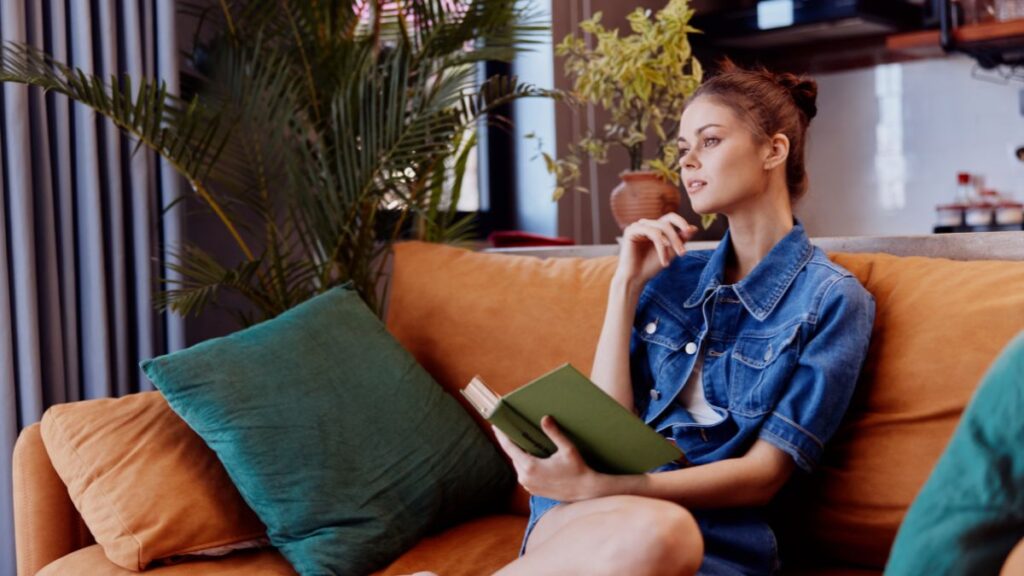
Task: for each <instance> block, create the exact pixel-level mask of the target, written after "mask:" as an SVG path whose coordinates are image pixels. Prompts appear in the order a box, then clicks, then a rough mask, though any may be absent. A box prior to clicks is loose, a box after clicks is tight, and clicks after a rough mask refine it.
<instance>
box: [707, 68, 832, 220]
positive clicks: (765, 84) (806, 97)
mask: <svg viewBox="0 0 1024 576" xmlns="http://www.w3.org/2000/svg"><path fill="white" fill-rule="evenodd" d="M700 97H709V98H712V99H714V100H715V102H718V103H720V104H723V105H725V106H728V107H729V108H732V110H733V111H734V112H735V113H736V115H737V116H739V117H740V118H741V119H742V120H744V121H745V122H746V123H747V124H748V125H749V126H750V128H751V130H752V131H753V132H754V136H755V138H760V139H763V140H768V139H769V138H771V137H772V135H774V134H778V133H782V134H785V135H786V138H789V157H788V158H786V187H787V188H788V189H789V197H790V200H791V201H794V202H795V201H796V200H797V199H799V198H800V197H801V196H803V195H804V193H805V192H807V169H806V167H805V166H804V142H805V141H806V139H807V125H808V124H810V122H811V118H814V116H815V115H816V114H817V113H818V107H817V105H816V104H815V101H816V100H817V97H818V84H817V82H815V81H814V80H812V79H810V78H806V77H801V76H796V75H794V74H789V73H783V74H776V73H774V72H771V71H769V70H767V69H765V68H758V69H751V70H748V69H744V68H741V67H739V66H737V65H736V64H735V63H733V61H732V60H730V59H728V58H725V59H723V60H722V61H721V62H720V68H719V72H718V73H717V74H716V75H714V76H712V77H711V78H709V79H708V80H707V81H705V82H704V83H703V84H701V85H700V87H698V88H697V91H696V92H694V93H693V94H692V95H691V96H690V97H689V99H688V100H687V104H689V103H690V102H693V101H694V100H696V99H697V98H700Z"/></svg>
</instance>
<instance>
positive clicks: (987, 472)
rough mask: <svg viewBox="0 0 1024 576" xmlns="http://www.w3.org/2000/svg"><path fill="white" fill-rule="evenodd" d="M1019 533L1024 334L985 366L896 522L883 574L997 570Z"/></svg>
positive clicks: (1022, 517) (1023, 507) (1023, 484)
mask: <svg viewBox="0 0 1024 576" xmlns="http://www.w3.org/2000/svg"><path fill="white" fill-rule="evenodd" d="M1021 538H1024V334H1021V335H1018V336H1017V338H1016V339H1014V340H1013V341H1012V342H1011V343H1010V345H1009V346H1007V348H1006V349H1005V350H1004V351H1003V353H1002V354H1000V356H999V358H997V359H996V361H995V364H993V365H992V367H991V368H989V371H988V373H987V374H986V375H985V378H984V379H983V380H982V381H981V384H980V385H979V386H978V390H977V391H976V392H975V394H974V398H973V399H972V400H971V403H970V404H969V405H968V406H967V409H966V410H965V411H964V414H963V416H962V417H961V419H960V423H959V424H958V425H957V428H956V431H955V432H954V433H953V438H952V439H951V440H950V442H949V445H948V446H947V447H946V450H945V451H944V452H943V454H942V457H940V458H939V462H938V463H937V464H936V465H935V469H934V470H932V473H931V475H930V476H929V478H928V481H927V482H926V483H925V485H924V487H923V488H922V489H921V491H920V492H919V493H918V495H917V497H916V498H915V499H914V502H913V504H911V506H910V510H909V511H908V512H907V516H906V517H905V518H904V520H903V523H902V524H900V529H899V532H898V533H897V535H896V541H895V543H894V544H893V548H892V552H891V554H890V556H889V561H888V564H887V565H886V567H885V573H886V575H887V576H903V575H907V576H910V575H914V576H916V575H919V574H937V575H947V574H997V573H999V570H1000V567H1001V566H1002V565H1003V562H1005V560H1006V557H1007V555H1008V554H1009V553H1010V550H1012V549H1013V547H1014V546H1015V545H1016V544H1017V543H1018V542H1020V540H1021Z"/></svg>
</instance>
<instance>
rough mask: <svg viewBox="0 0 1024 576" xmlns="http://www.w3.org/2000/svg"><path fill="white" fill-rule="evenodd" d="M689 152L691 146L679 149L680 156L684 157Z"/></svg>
mask: <svg viewBox="0 0 1024 576" xmlns="http://www.w3.org/2000/svg"><path fill="white" fill-rule="evenodd" d="M689 153H690V149H689V148H680V149H679V157H680V158H682V157H683V156H686V155H687V154H689Z"/></svg>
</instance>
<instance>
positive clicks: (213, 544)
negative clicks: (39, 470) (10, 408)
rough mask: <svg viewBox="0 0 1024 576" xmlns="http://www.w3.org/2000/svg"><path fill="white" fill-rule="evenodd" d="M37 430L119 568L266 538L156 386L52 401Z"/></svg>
mask: <svg viewBox="0 0 1024 576" xmlns="http://www.w3.org/2000/svg"><path fill="white" fill-rule="evenodd" d="M41 432H42V438H43V443H44V444H45V446H46V451H47V453H48V454H49V456H50V461H51V462H52V463H53V467H54V469H55V470H56V471H57V474H58V475H59V476H60V478H61V479H62V480H63V481H64V484H65V485H66V486H67V490H68V495H69V496H70V497H71V501H72V502H74V504H75V508H77V509H78V510H79V512H80V513H81V515H82V519H83V520H84V521H85V523H86V525H87V526H88V527H89V530H90V531H91V532H92V534H93V536H94V537H95V538H96V541H97V542H98V543H99V545H100V546H101V547H102V548H103V549H104V550H105V551H106V554H107V557H109V558H110V560H111V561H112V562H114V563H115V564H117V565H119V566H122V567H124V568H127V569H129V570H142V569H144V568H146V567H147V566H148V565H149V564H150V563H151V562H153V561H155V560H158V559H161V558H167V557H171V556H180V555H187V554H196V553H202V552H203V551H206V550H208V549H210V548H217V547H223V546H227V545H239V544H245V543H248V544H249V545H250V546H253V545H256V544H257V543H258V541H259V540H261V539H262V540H264V541H265V540H266V533H265V532H266V530H265V528H264V527H263V524H261V523H260V521H259V519H258V518H256V515H255V514H253V512H252V510H250V509H249V507H248V506H247V505H246V504H245V502H244V501H243V500H242V497H241V496H240V495H239V494H238V491H237V490H236V489H235V486H234V484H232V483H231V479H230V478H228V475H227V474H226V473H225V472H224V467H223V466H221V464H220V462H219V461H218V460H217V458H216V456H214V454H213V452H211V451H210V449H209V448H207V447H206V444H204V443H203V441H202V440H200V438H199V437H198V436H196V434H195V433H194V432H192V430H190V429H189V427H188V426H186V425H185V423H184V422H182V421H181V418H179V417H178V416H177V415H176V414H175V413H174V412H173V411H171V409H170V407H169V406H167V402H166V401H164V399H163V397H162V396H161V395H160V393H158V392H145V393H141V394H132V395H129V396H125V397H123V398H119V399H102V400H88V401H85V402H73V403H69V404H59V405H56V406H53V407H51V408H50V409H49V410H47V411H46V413H45V414H44V415H43V419H42V423H41ZM184 486H187V487H188V489H187V490H183V489H182V487H184Z"/></svg>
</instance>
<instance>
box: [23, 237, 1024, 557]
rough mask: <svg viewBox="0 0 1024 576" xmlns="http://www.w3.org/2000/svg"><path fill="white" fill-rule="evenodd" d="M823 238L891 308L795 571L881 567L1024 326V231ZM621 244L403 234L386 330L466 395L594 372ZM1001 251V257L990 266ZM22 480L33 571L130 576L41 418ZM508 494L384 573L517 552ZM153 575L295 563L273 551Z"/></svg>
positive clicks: (784, 520) (795, 508)
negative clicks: (509, 247) (509, 243)
mask: <svg viewBox="0 0 1024 576" xmlns="http://www.w3.org/2000/svg"><path fill="white" fill-rule="evenodd" d="M815 242H816V243H817V244H819V245H820V246H822V247H823V248H824V249H826V250H828V251H829V252H830V256H831V257H832V258H833V259H834V260H835V261H837V262H838V263H840V264H841V265H843V266H845V267H847V268H848V269H849V270H851V271H852V272H853V273H854V274H856V275H857V276H858V277H859V278H860V279H861V281H862V282H863V283H864V285H865V286H866V287H867V288H868V290H870V291H871V292H872V293H873V294H874V296H875V297H876V300H877V304H878V312H877V317H876V323H875V333H874V335H873V340H872V346H871V350H870V352H869V357H868V360H867V363H866V365H865V369H864V373H863V378H862V381H861V383H860V385H859V388H858V392H857V394H856V396H855V398H854V402H853V405H852V407H851V410H850V413H849V414H848V415H847V417H846V419H845V420H844V422H843V425H842V426H841V428H840V431H839V433H838V434H837V436H836V437H835V438H834V439H833V441H832V443H831V444H830V446H829V448H828V449H827V451H826V456H825V459H824V461H823V462H822V463H821V466H820V467H819V469H818V470H817V471H816V472H815V473H814V474H812V475H808V476H801V477H798V478H795V479H794V480H793V481H792V482H791V484H790V486H789V487H788V488H787V489H786V490H785V491H784V492H783V493H782V494H781V495H780V497H779V498H778V499H777V502H776V504H775V507H774V508H775V510H776V511H777V512H778V517H779V538H780V542H781V546H782V548H783V550H788V551H789V554H788V557H787V558H786V560H787V563H786V566H785V567H784V573H785V574H823V575H829V576H841V575H850V576H852V575H869V574H879V573H880V572H881V570H882V568H883V567H884V564H885V560H886V558H887V556H888V552H889V548H890V547H891V545H892V541H893V538H894V536H895V533H896V529H897V527H898V526H899V523H900V521H901V520H902V517H903V515H904V513H905V511H906V509H907V507H908V506H909V504H910V502H911V501H912V499H913V497H914V496H915V494H916V493H917V491H918V489H919V488H920V487H921V485H922V484H923V483H924V481H925V480H926V478H927V475H928V473H929V471H930V470H931V468H932V466H933V465H934V463H935V461H936V460H937V458H938V456H939V454H940V452H941V451H942V449H943V447H944V446H945V444H946V442H947V441H948V439H949V437H950V435H951V434H952V431H953V428H954V427H955V425H956V423H957V420H958V418H959V415H960V413H961V411H962V410H963V408H964V407H965V406H966V404H967V402H968V401H969V399H970V397H971V394H972V393H973V390H974V387H975V386H976V385H977V383H978V380H979V378H980V377H981V376H982V374H983V373H984V371H985V369H986V368H987V366H988V364H989V363H990V362H991V360H992V359H994V358H995V356H996V354H997V353H998V352H999V350H1000V349H1001V348H1002V346H1003V345H1004V344H1005V343H1006V342H1008V341H1009V340H1010V338H1011V337H1012V336H1013V335H1014V334H1016V333H1017V332H1019V331H1021V330H1024V290H1007V289H1006V287H1007V286H1024V233H995V234H989V235H979V234H975V235H958V236H956V237H954V236H953V235H951V236H947V237H932V238H927V239H922V238H916V239H915V238H908V239H889V240H879V239H861V240H849V239H835V240H828V239H823V240H816V241H815ZM699 247H706V246H695V247H694V248H699ZM886 251H888V252H892V253H895V254H899V256H896V255H892V254H886V253H882V252H886ZM613 252H614V247H587V248H576V249H569V250H560V251H555V252H548V254H551V255H563V256H564V255H570V256H577V255H579V256H586V257H583V258H578V257H573V258H548V259H538V258H535V257H532V256H522V255H509V254H494V253H474V252H469V251H466V250H461V249H455V248H450V247H446V246H438V245H428V244H420V243H409V244H404V245H400V246H399V247H398V248H397V249H396V253H395V256H394V262H393V264H394V266H393V275H392V278H391V282H390V287H389V294H388V302H389V304H388V314H387V325H388V328H389V330H390V331H391V332H392V334H394V335H395V337H396V338H397V339H398V340H399V341H400V342H401V343H402V344H403V345H404V346H405V347H406V348H407V349H409V350H410V351H411V352H412V353H413V355H414V356H415V357H416V358H417V359H418V360H419V361H420V363H421V364H422V365H423V366H424V367H425V368H426V369H427V370H428V371H429V372H431V374H433V375H434V377H435V378H436V379H437V380H438V382H439V383H440V384H441V385H442V386H444V387H445V388H446V389H447V390H448V391H449V392H452V393H455V391H456V389H457V388H459V387H461V386H462V385H464V384H465V383H466V382H467V381H468V380H469V379H470V378H471V377H472V376H473V375H474V374H480V375H481V376H483V377H484V379H485V380H486V381H487V382H488V384H489V385H491V386H492V387H494V388H495V389H496V390H497V391H499V392H505V391H508V390H511V389H513V388H515V387H516V386H518V385H520V384H522V383H523V382H525V381H527V380H529V379H531V378H533V377H534V376H536V375H538V374H540V373H543V372H544V371H546V370H548V369H550V368H552V367H554V366H557V365H558V364H561V363H562V362H565V361H569V362H571V363H573V364H574V365H576V366H577V367H580V368H582V369H584V370H587V369H589V367H590V365H591V362H592V360H593V350H594V346H595V344H596V341H597V337H598V331H599V329H600V325H601V320H602V314H603V308H604V304H605V298H606V289H607V284H608V280H609V279H610V277H611V274H612V272H613V270H614V266H615V260H614V256H609V255H607V254H611V253H613ZM913 253H916V254H923V255H926V256H930V257H921V256H913V255H911V254H913ZM590 256H594V257H590ZM940 256H948V257H950V258H956V259H957V260H951V259H945V258H940ZM993 257H994V258H998V259H999V260H996V261H991V260H987V258H993ZM455 396H456V397H457V398H459V399H460V401H461V397H460V396H459V395H458V394H455ZM474 416H475V415H474ZM481 427H482V428H483V429H484V430H485V431H488V428H487V427H486V426H484V425H483V423H482V422H481ZM488 433H489V431H488ZM14 489H15V494H14V496H15V502H14V503H15V530H16V547H17V555H18V558H17V562H18V574H19V576H29V575H33V574H90V575H105V574H128V573H130V571H128V570H125V569H124V568H120V567H118V566H116V565H114V564H113V563H111V562H110V561H109V560H108V559H107V558H106V556H105V554H104V551H103V549H102V548H101V547H100V546H99V545H98V544H95V543H94V540H93V538H92V535H91V534H90V532H89V529H88V528H87V527H86V526H85V524H84V522H83V521H82V519H81V516H80V515H79V514H78V512H77V511H76V509H75V507H74V505H73V504H72V501H71V499H70V497H69V495H68V491H67V488H66V487H65V486H64V484H63V482H62V481H61V479H60V477H59V476H58V475H57V473H56V471H55V469H54V467H53V464H52V462H51V460H50V458H49V456H48V454H47V451H46V448H45V446H44V445H43V442H42V439H41V436H40V432H39V426H38V424H36V425H32V426H29V427H28V428H26V429H25V430H24V431H23V432H22V434H21V436H20V437H19V440H18V443H17V445H16V447H15V453H14ZM156 496H157V495H154V497H156ZM508 496H509V498H508V502H507V504H506V505H505V506H504V510H505V512H504V513H502V514H498V515H487V516H482V517H479V518H477V519H475V520H471V521H468V522H466V523H464V524H462V525H459V526H456V527H454V528H452V529H449V530H447V531H445V532H443V533H440V534H436V535H433V536H429V537H427V538H425V539H423V540H422V541H421V542H420V543H419V544H418V545H417V546H415V547H414V548H413V549H411V550H409V551H407V552H406V553H405V554H404V555H403V556H402V557H400V558H398V559H397V560H396V561H395V562H394V563H393V564H392V565H391V566H389V567H387V568H386V569H384V570H382V571H380V572H378V573H377V574H378V575H382V576H383V575H392V574H403V573H409V572H414V571H418V570H432V571H436V572H438V573H440V574H442V576H458V575H467V576H468V575H478V574H488V573H491V572H493V571H495V570H497V569H498V568H499V567H501V566H502V565H504V564H505V563H507V562H509V561H510V560H512V559H514V558H515V555H516V552H517V550H518V547H519V544H520V542H521V539H522V532H523V529H524V527H525V525H526V517H525V514H526V513H527V512H528V510H527V507H526V498H525V493H523V492H522V491H516V492H515V493H514V494H510V495H508ZM147 572H152V573H153V574H156V575H160V576H171V575H179V574H181V575H184V574H224V575H228V574H231V575H236V574H237V575H243V574H244V575H255V574H294V572H293V571H292V569H291V567H290V566H289V565H288V564H287V562H285V561H284V559H283V558H282V557H281V556H280V555H279V554H277V553H276V552H275V551H274V550H272V549H263V550H258V551H250V552H240V553H234V554H231V555H228V556H225V557H223V558H219V559H210V560H200V561H188V562H184V563H181V564H177V565H171V566H161V567H157V568H152V569H149V570H147Z"/></svg>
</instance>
